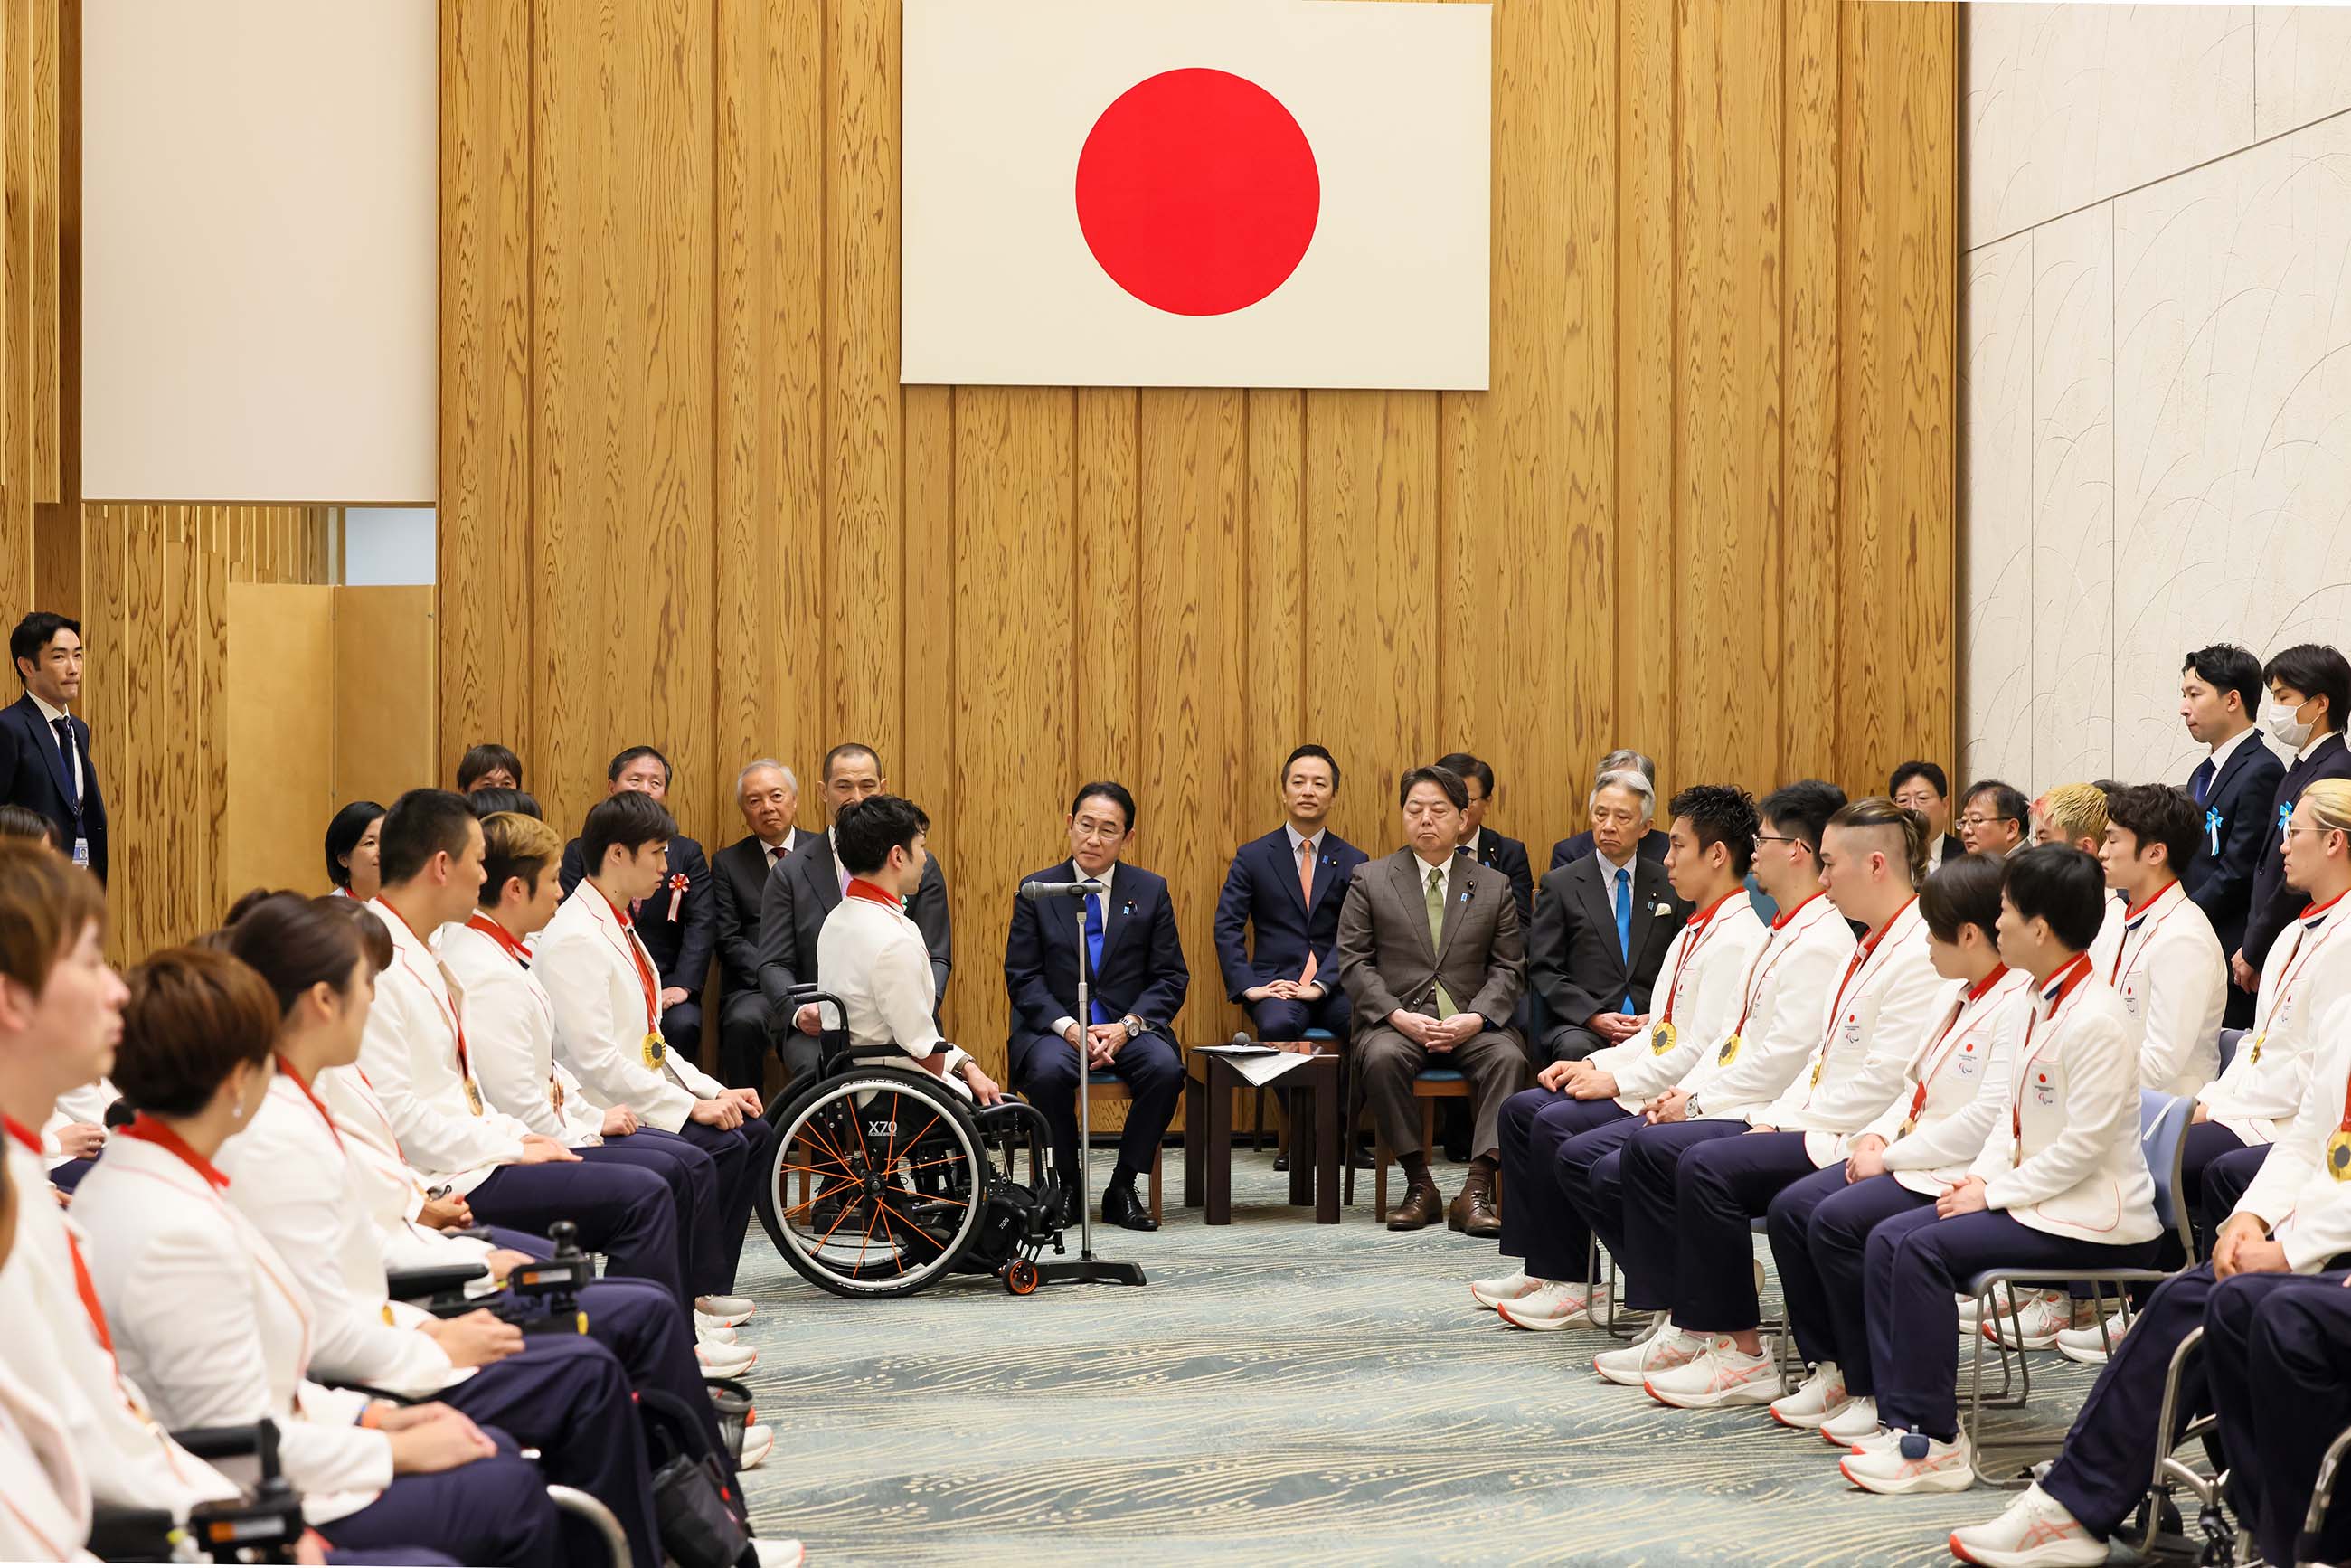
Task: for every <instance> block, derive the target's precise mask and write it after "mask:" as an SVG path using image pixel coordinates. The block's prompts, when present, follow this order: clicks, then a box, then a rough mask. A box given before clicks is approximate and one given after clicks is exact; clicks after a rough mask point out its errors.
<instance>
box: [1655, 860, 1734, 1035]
mask: <svg viewBox="0 0 2351 1568" xmlns="http://www.w3.org/2000/svg"><path fill="white" fill-rule="evenodd" d="M1746 891H1747V890H1746V889H1745V888H1743V887H1734V888H1732V889H1731V890H1730V891H1729V893H1726V894H1723V895H1722V896H1721V897H1720V898H1718V899H1716V900H1715V901H1714V902H1713V903H1712V904H1708V905H1707V906H1706V907H1705V908H1704V909H1701V910H1699V911H1698V913H1697V914H1695V915H1691V916H1690V917H1689V918H1688V919H1687V920H1686V921H1684V922H1683V923H1682V926H1683V933H1684V935H1685V936H1687V938H1688V939H1687V941H1685V942H1684V943H1683V944H1682V951H1681V956H1679V957H1678V958H1676V959H1675V960H1674V977H1673V979H1672V981H1671V982H1670V983H1669V984H1667V987H1666V1020H1665V1021H1666V1022H1667V1023H1671V1022H1673V1021H1674V1004H1675V1003H1676V1002H1677V1001H1679V1000H1680V999H1681V995H1682V976H1683V974H1684V973H1685V972H1686V971H1687V969H1688V968H1689V967H1690V960H1691V959H1693V958H1695V957H1697V956H1698V949H1699V948H1701V947H1703V946H1706V939H1707V938H1708V937H1709V936H1713V935H1714V917H1715V916H1716V915H1719V914H1720V913H1721V912H1722V906H1723V905H1724V904H1728V903H1729V902H1730V901H1731V900H1732V899H1734V898H1736V897H1738V896H1739V895H1740V894H1742V893H1744V892H1746Z"/></svg>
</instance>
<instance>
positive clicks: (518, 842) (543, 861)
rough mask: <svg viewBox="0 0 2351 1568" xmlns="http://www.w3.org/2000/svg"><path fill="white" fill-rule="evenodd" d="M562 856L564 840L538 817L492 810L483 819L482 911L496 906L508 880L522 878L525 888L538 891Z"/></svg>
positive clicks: (516, 812)
mask: <svg viewBox="0 0 2351 1568" xmlns="http://www.w3.org/2000/svg"><path fill="white" fill-rule="evenodd" d="M562 857H563V840H562V839H561V838H559V836H557V834H556V831H555V830H554V829H553V828H550V827H549V826H548V825H547V824H546V823H545V822H542V821H539V820H538V818H537V817H526V816H524V815H523V814H522V813H521V812H520V811H493V812H491V813H490V814H489V815H488V816H486V817H484V818H483V819H482V870H483V876H482V896H481V904H482V907H483V908H485V909H495V908H496V907H497V903H498V900H499V899H500V898H501V897H502V896H504V894H505V893H506V885H507V882H508V880H510V879H511V878H514V877H520V878H522V884H523V886H524V887H526V888H528V889H529V890H530V891H532V892H534V893H535V892H537V891H538V879H539V878H540V877H542V876H545V875H546V874H547V873H548V872H549V869H550V868H551V867H553V866H554V864H555V862H557V861H559V860H560V859H561V858H562Z"/></svg>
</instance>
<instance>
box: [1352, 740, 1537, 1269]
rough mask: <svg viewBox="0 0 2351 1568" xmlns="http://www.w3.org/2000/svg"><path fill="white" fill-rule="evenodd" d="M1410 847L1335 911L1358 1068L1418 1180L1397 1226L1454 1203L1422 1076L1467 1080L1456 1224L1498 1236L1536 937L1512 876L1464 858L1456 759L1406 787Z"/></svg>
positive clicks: (1393, 1220)
mask: <svg viewBox="0 0 2351 1568" xmlns="http://www.w3.org/2000/svg"><path fill="white" fill-rule="evenodd" d="M1397 796H1398V800H1399V804H1400V805H1401V806H1402V807H1403V810H1404V831H1405V840H1406V844H1405V848H1403V849H1400V850H1398V851H1396V852H1395V853H1394V854H1392V855H1389V856H1387V857H1386V858H1385V859H1384V860H1379V861H1372V862H1365V863H1364V864H1363V865H1361V866H1359V867H1357V868H1356V870H1355V878H1354V881H1353V883H1351V884H1350V885H1349V887H1348V889H1347V902H1346V904H1345V905H1344V906H1343V908H1342V909H1341V911H1340V914H1339V946H1338V956H1339V976H1340V980H1341V982H1342V983H1343V985H1345V987H1346V988H1347V1001H1348V1004H1349V1007H1350V1009H1352V1020H1353V1025H1354V1049H1355V1061H1356V1063H1357V1066H1356V1072H1357V1076H1358V1077H1359V1078H1360V1079H1361V1081H1362V1082H1363V1085H1364V1100H1365V1101H1366V1102H1367V1103H1369V1104H1370V1105H1371V1107H1372V1111H1373V1113H1374V1115H1376V1116H1377V1117H1378V1118H1379V1124H1380V1132H1381V1134H1382V1136H1384V1138H1385V1139H1386V1140H1387V1144H1388V1146H1389V1147H1390V1148H1392V1149H1394V1150H1395V1152H1396V1158H1397V1160H1398V1162H1399V1163H1401V1164H1402V1165H1403V1166H1404V1173H1405V1181H1406V1182H1407V1183H1408V1184H1409V1190H1408V1191H1407V1192H1406V1193H1405V1199H1404V1202H1403V1204H1402V1205H1401V1206H1400V1207H1398V1208H1397V1209H1396V1211H1395V1213H1394V1214H1393V1215H1391V1216H1390V1217H1389V1218H1388V1228H1389V1229H1390V1230H1418V1229H1421V1228H1424V1227H1426V1226H1428V1225H1432V1224H1434V1223H1435V1222H1436V1220H1437V1216H1438V1215H1439V1214H1440V1213H1444V1212H1445V1195H1444V1194H1442V1193H1440V1192H1439V1191H1437V1181H1436V1178H1435V1177H1434V1176H1431V1175H1430V1174H1429V1170H1428V1151H1427V1150H1426V1149H1425V1148H1423V1147H1421V1143H1420V1112H1419V1108H1418V1106H1417V1105H1416V1103H1414V1100H1413V1093H1412V1081H1413V1080H1414V1079H1415V1078H1416V1077H1417V1076H1419V1074H1420V1073H1421V1072H1422V1071H1425V1070H1426V1069H1427V1068H1428V1067H1430V1066H1432V1065H1444V1066H1449V1067H1452V1068H1453V1069H1454V1070H1456V1071H1458V1072H1459V1073H1460V1074H1461V1075H1462V1076H1463V1077H1464V1078H1466V1079H1468V1081H1469V1092H1470V1113H1471V1121H1472V1125H1473V1127H1474V1132H1473V1134H1472V1137H1471V1145H1470V1146H1471V1155H1472V1157H1471V1159H1470V1161H1469V1174H1468V1176H1467V1177H1466V1178H1465V1179H1464V1181H1463V1182H1462V1185H1461V1191H1460V1193H1459V1194H1458V1196H1456V1197H1455V1198H1454V1200H1453V1207H1452V1210H1451V1212H1450V1214H1449V1215H1447V1221H1448V1223H1449V1224H1450V1225H1451V1226H1452V1228H1454V1229H1456V1230H1460V1231H1466V1232H1467V1233H1468V1234H1469V1235H1471V1236H1499V1235H1500V1234H1501V1230H1502V1221H1501V1218H1500V1216H1499V1213H1497V1211H1496V1210H1495V1207H1494V1172H1495V1169H1496V1168H1497V1167H1498V1166H1499V1164H1500V1149H1501V1134H1500V1131H1499V1118H1500V1116H1501V1111H1502V1102H1503V1101H1505V1100H1507V1099H1509V1098H1510V1096H1511V1094H1513V1093H1514V1092H1517V1090H1518V1087H1519V1084H1520V1081H1521V1080H1522V1079H1523V1078H1524V1077H1525V1075H1526V1058H1525V1051H1524V1048H1523V1047H1522V1046H1521V1045H1520V1041H1519V1038H1518V1034H1517V1032H1516V1031H1515V1030H1512V1029H1511V1028H1510V1014H1511V1012H1512V1011H1513V1010H1515V1009H1517V1007H1518V1005H1519V998H1520V996H1521V995H1522V994H1523V993H1524V992H1525V990H1526V942H1525V939H1524V938H1523V936H1521V935H1520V930H1519V906H1518V903H1517V900H1516V899H1514V898H1513V897H1511V896H1510V879H1509V878H1508V877H1506V876H1504V875H1503V874H1502V873H1500V872H1499V871H1496V870H1494V869H1493V868H1492V867H1490V866H1486V865H1480V864H1479V862H1476V861H1473V860H1471V859H1470V858H1469V857H1468V856H1467V855H1460V854H1456V853H1455V852H1454V851H1455V849H1456V848H1457V846H1458V845H1459V843H1460V841H1461V818H1462V815H1463V813H1464V812H1466V811H1467V810H1468V805H1469V790H1468V786H1466V785H1465V784H1463V783H1462V781H1461V777H1460V775H1459V774H1457V773H1455V772H1453V771H1452V770H1450V769H1449V768H1441V767H1439V768H1414V769H1413V770H1412V771H1411V772H1409V773H1407V774H1405V776H1404V778H1403V779H1402V781H1401V783H1400V784H1399V787H1398V789H1397Z"/></svg>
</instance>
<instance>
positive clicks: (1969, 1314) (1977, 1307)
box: [1959, 1291, 2000, 1334]
mask: <svg viewBox="0 0 2351 1568" xmlns="http://www.w3.org/2000/svg"><path fill="white" fill-rule="evenodd" d="M1999 1294H2000V1292H1998V1291H1994V1292H1993V1295H1994V1297H1995V1298H1997V1297H1998V1296H1999ZM1982 1322H1983V1302H1982V1301H1981V1300H1980V1299H1979V1298H1978V1297H1975V1296H1961V1297H1960V1298H1959V1333H1962V1334H1970V1333H1975V1331H1976V1329H1977V1328H1978V1327H1979V1326H1980V1325H1981V1323H1982Z"/></svg>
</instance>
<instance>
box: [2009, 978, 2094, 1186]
mask: <svg viewBox="0 0 2351 1568" xmlns="http://www.w3.org/2000/svg"><path fill="white" fill-rule="evenodd" d="M2089 977H2090V956H2089V955H2088V954H2087V953H2076V954H2075V955H2074V959H2073V962H2071V963H2069V964H2067V965H2066V966H2065V967H2064V968H2062V969H2060V970H2058V971H2057V972H2056V973H2055V974H2054V975H2052V976H2051V977H2049V981H2048V983H2047V984H2046V985H2044V986H2043V987H2042V988H2041V995H2042V998H2043V1000H2044V1001H2046V1002H2047V1003H2048V1004H2049V1010H2048V1012H2047V1013H2045V1014H2044V1013H2043V1012H2042V1010H2041V1009H2039V1008H2035V1009H2032V1017H2031V1018H2029V1019H2025V1020H2024V1043H2023V1044H2022V1045H2021V1046H2019V1047H2018V1048H2017V1054H2018V1056H2019V1057H2021V1058H2022V1065H2021V1066H2020V1067H2019V1068H2018V1070H2017V1074H2016V1093H2015V1095H2014V1097H2013V1098H2011V1100H2010V1101H2009V1103H2008V1132H2009V1136H2010V1137H2011V1138H2013V1139H2015V1140H2016V1143H2017V1145H2018V1147H2019V1149H2020V1150H2021V1149H2022V1146H2023V1143H2024V1093H2025V1090H2026V1087H2027V1086H2028V1085H2029V1084H2030V1083H2031V1082H2032V1064H2033V1063H2034V1062H2035V1061H2039V1060H2040V1056H2041V1052H2040V1051H2034V1050H2033V1049H2032V1031H2033V1030H2035V1029H2037V1028H2039V1027H2040V1024H2041V1020H2042V1019H2043V1018H2046V1019H2048V1020H2049V1021H2050V1022H2052V1023H2054V1022H2056V1021H2057V1015H2058V1014H2059V1013H2060V1012H2063V1011H2064V1008H2065V1003H2066V1002H2067V1001H2068V1000H2070V999H2071V998H2072V997H2073V995H2074V992H2075V991H2077V990H2079V989H2081V987H2082V982H2083V981H2084V980H2086V979H2088V978H2089ZM2048 1049H2049V1042H2048V1041H2047V1040H2043V1041H2042V1042H2041V1050H2042V1051H2046V1050H2048Z"/></svg>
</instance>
